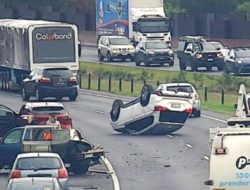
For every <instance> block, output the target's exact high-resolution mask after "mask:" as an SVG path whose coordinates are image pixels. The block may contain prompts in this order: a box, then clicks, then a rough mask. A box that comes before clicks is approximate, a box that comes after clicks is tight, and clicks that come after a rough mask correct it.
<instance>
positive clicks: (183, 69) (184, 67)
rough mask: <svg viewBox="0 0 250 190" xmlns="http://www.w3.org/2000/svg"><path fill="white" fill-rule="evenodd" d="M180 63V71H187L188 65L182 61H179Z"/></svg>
mask: <svg viewBox="0 0 250 190" xmlns="http://www.w3.org/2000/svg"><path fill="white" fill-rule="evenodd" d="M179 62H180V70H181V71H185V70H186V64H185V63H184V61H182V60H181V59H180V60H179Z"/></svg>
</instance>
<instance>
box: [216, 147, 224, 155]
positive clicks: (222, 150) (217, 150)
mask: <svg viewBox="0 0 250 190" xmlns="http://www.w3.org/2000/svg"><path fill="white" fill-rule="evenodd" d="M214 154H227V148H223V147H217V148H214Z"/></svg>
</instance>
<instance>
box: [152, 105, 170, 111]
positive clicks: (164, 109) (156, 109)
mask: <svg viewBox="0 0 250 190" xmlns="http://www.w3.org/2000/svg"><path fill="white" fill-rule="evenodd" d="M166 110H168V108H167V107H164V106H155V111H166Z"/></svg>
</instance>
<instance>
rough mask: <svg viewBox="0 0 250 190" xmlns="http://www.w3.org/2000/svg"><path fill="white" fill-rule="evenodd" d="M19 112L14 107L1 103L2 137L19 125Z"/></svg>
mask: <svg viewBox="0 0 250 190" xmlns="http://www.w3.org/2000/svg"><path fill="white" fill-rule="evenodd" d="M18 121H19V117H18V114H17V113H16V112H15V111H13V110H12V109H10V108H8V107H6V106H4V105H1V104H0V137H2V136H4V135H5V134H6V133H7V132H8V131H9V130H11V129H12V128H14V127H16V126H18Z"/></svg>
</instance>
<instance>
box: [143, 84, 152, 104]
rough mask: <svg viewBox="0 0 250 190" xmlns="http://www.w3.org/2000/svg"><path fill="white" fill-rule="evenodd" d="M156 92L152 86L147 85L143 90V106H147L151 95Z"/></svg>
mask: <svg viewBox="0 0 250 190" xmlns="http://www.w3.org/2000/svg"><path fill="white" fill-rule="evenodd" d="M153 92H154V89H153V87H152V86H151V85H149V84H145V85H144V86H143V87H142V89H141V96H140V103H141V105H142V106H147V105H148V103H149V100H150V96H151V94H152V93H153Z"/></svg>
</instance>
